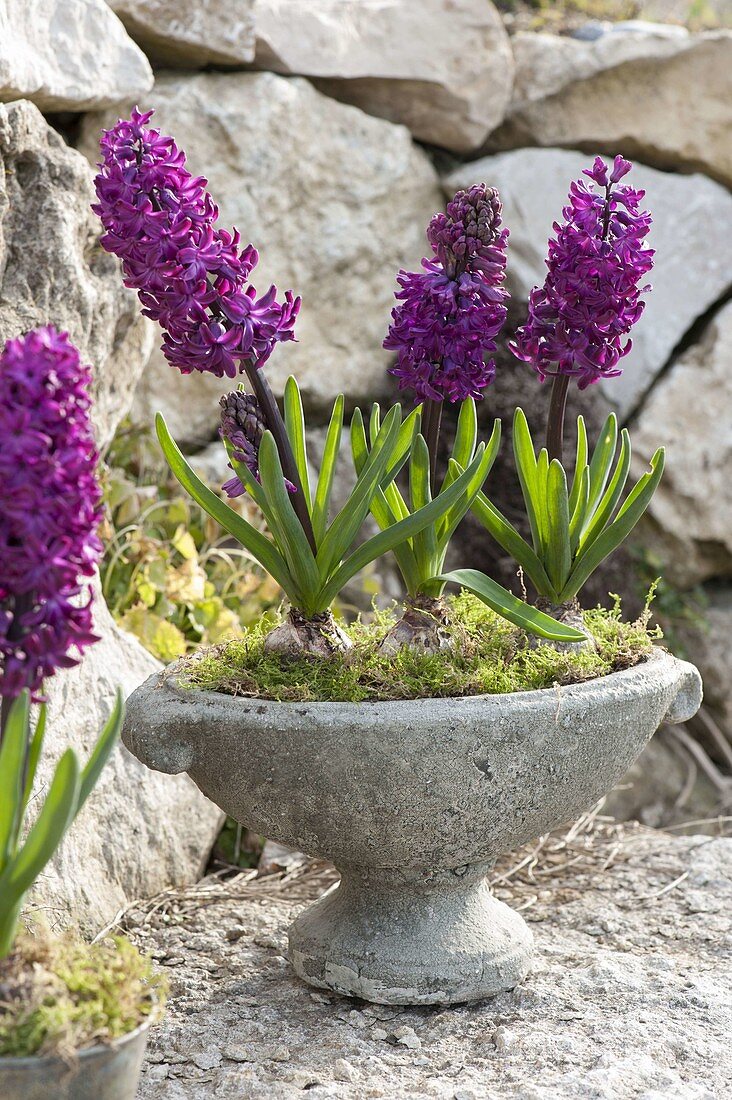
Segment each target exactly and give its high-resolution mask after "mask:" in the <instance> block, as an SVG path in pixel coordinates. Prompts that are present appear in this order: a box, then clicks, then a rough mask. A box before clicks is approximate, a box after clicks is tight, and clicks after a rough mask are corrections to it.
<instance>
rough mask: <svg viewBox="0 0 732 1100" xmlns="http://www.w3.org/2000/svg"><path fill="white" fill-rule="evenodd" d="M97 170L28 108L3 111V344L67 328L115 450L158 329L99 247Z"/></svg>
mask: <svg viewBox="0 0 732 1100" xmlns="http://www.w3.org/2000/svg"><path fill="white" fill-rule="evenodd" d="M93 195H94V191H93V187H92V183H91V172H90V170H89V165H88V164H87V162H86V160H85V159H84V157H82V156H81V155H80V154H79V153H77V152H76V151H75V150H74V149H69V148H68V146H66V145H65V143H64V142H63V140H62V139H61V138H60V137H59V135H58V134H57V133H56V131H55V130H52V129H51V127H50V126H49V125H48V124H47V123H46V121H45V120H44V118H43V116H42V115H41V113H40V111H39V110H38V108H37V107H34V106H33V104H32V103H28V102H27V101H20V102H17V103H10V104H8V105H7V106H4V105H2V104H0V342H4V341H5V340H7V339H8V338H9V337H11V336H17V335H19V334H20V333H22V332H25V331H27V330H28V329H30V328H33V327H34V326H36V325H40V324H48V323H52V324H54V325H56V326H57V327H58V328H60V329H66V330H67V331H68V332H69V333H70V335H71V338H72V340H73V341H74V342H75V343H76V344H77V346H78V347H79V350H80V351H81V355H82V358H83V359H84V361H85V362H87V363H90V364H91V366H92V368H93V372H94V398H95V406H94V413H93V415H94V420H95V426H96V430H97V437H98V440H99V443H100V444H101V445H105V444H106V443H108V442H109V440H110V439H111V437H112V434H113V432H114V429H115V427H116V425H117V424H118V422H119V420H120V419H121V418H122V417H123V416H124V415H125V413H126V412H127V410H128V409H129V407H130V404H131V402H132V397H133V394H134V389H135V385H136V384H137V380H138V378H139V376H140V374H141V372H142V369H143V367H144V366H145V363H146V362H147V359H148V357H149V355H150V352H151V350H152V346H153V344H152V342H153V331H154V330H153V326H152V325H151V324H150V323H149V322H147V321H145V319H144V318H142V317H141V316H140V314H139V311H138V309H137V301H136V297H135V295H134V294H133V293H132V292H131V291H129V290H126V289H125V287H124V286H123V285H122V277H121V274H120V271H119V266H118V264H117V261H116V260H115V259H114V257H112V256H109V255H107V253H105V252H103V251H102V249H101V248H100V247H99V245H98V244H97V236H98V232H99V223H98V221H97V219H96V217H95V216H94V215H93V214H92V212H91V210H90V203H91V202H92V200H93Z"/></svg>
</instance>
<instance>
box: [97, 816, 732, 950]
mask: <svg viewBox="0 0 732 1100" xmlns="http://www.w3.org/2000/svg"><path fill="white" fill-rule="evenodd" d="M602 807H603V802H602V801H601V802H599V803H598V805H597V806H596V807H595V808H594V809H593V810H591V811H589V812H588V813H586V814H583V815H582V816H581V817H580V818H579V819H578V820H577V821H575V822H574V824H573V825H571V826H569V827H565V828H563V829H557V830H555V831H554V832H551V833H547V834H546V835H545V836H542V837H539V838H538V840H536V841H534V842H533V843H531V844H526V845H524V846H523V847H521V848H519V849H517V850H516V851H514V852H512V853H510V854H507V855H505V856H502V857H501V858H500V859H499V860H498V862H497V864H496V866H495V868H494V870H493V874H492V875H491V877H490V880H489V881H490V885H491V887H492V889H493V891H494V893H495V894H496V896H497V897H499V898H501V899H502V900H504V901H507V902H510V904H511V905H512V907H513V908H514V909H517V910H526V909H530V908H532V907H533V906H536V905H537V904H539V903H541V902H551V903H552V904H555V905H556V904H561V903H564V902H566V901H569V900H572V899H574V898H575V897H578V896H579V895H580V893H581V890H580V889H579V887H578V883H577V880H578V878H579V877H580V876H581V877H583V878H584V877H586V876H591V875H598V874H602V873H604V872H606V871H609V870H610V869H611V868H612V867H614V866H616V865H618V864H622V863H623V862H625V861H626V860H627V859H629V858H630V856H631V855H632V854H633V853H634V852H635V851H637V846H638V843H639V841H644V840H646V839H648V838H650V837H652V836H655V835H657V832H656V830H654V829H649V828H646V827H645V826H644V825H641V824H640V823H638V822H636V821H631V822H618V821H615V820H614V819H613V818H611V817H608V816H606V815H603V813H602ZM687 824H690V825H697V826H702V825H703V826H710V825H714V824H716V825H717V827H718V832H719V833H720V835H729V833H730V832H732V829H731V828H730V826H732V817H719V818H715V819H709V820H706V819H705V820H704V821H697V822H689V823H687ZM337 881H338V873H337V871H336V870H335V868H334V867H333V865H332V864H331V863H327V862H325V861H324V860H317V859H307V860H305V861H304V862H303V863H302V864H300V865H298V866H296V867H294V868H292V869H290V870H286V871H281V872H277V873H274V874H267V875H261V874H260V873H259V872H258V871H257V870H256V869H249V870H246V871H241V870H238V869H236V868H233V867H231V866H230V865H224V866H222V867H221V868H220V869H218V870H216V871H215V872H213V873H212V874H209V875H207V876H206V877H205V878H203V879H201V881H200V882H198V883H196V884H195V885H193V886H188V887H183V888H172V889H169V890H163V891H162V892H161V893H159V894H157V895H155V897H153V898H150V899H149V900H147V901H140V902H135V903H133V904H132V905H130V906H128V907H127V908H126V909H124V910H122V911H120V913H118V914H117V916H116V917H115V920H114V921H113V922H112V923H111V924H110V925H109V926H108V927H107V928H104V929H103V930H102V931H101V932H100V933H99V937H98V938H101V937H103V936H106V935H108V934H109V933H110V931H112V930H113V929H115V928H119V929H122V930H127V931H132V930H134V929H135V928H140V927H144V926H148V927H159V926H160V925H163V924H180V923H184V922H185V921H186V920H187V919H188V918H189V917H192V916H193V915H194V914H196V913H198V912H199V911H200V910H201V909H205V908H208V907H210V906H214V905H219V904H222V903H226V902H249V901H251V902H263V903H266V902H268V901H273V900H279V901H287V902H294V903H305V902H308V901H314V900H315V899H317V898H319V897H320V896H321V895H322V894H323V893H325V891H326V890H327V889H329V887H331V886H332V885H333V884H334V883H335V882H337ZM675 885H676V883H673V884H671V886H672V887H673V886H675Z"/></svg>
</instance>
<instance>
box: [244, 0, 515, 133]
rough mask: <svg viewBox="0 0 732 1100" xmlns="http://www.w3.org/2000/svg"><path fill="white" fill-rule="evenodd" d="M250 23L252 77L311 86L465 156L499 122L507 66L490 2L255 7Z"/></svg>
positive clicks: (339, 1)
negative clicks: (261, 74) (259, 71)
mask: <svg viewBox="0 0 732 1100" xmlns="http://www.w3.org/2000/svg"><path fill="white" fill-rule="evenodd" d="M255 21H256V33H257V54H256V64H257V66H258V67H259V68H263V69H271V70H274V71H275V72H280V73H287V74H290V73H293V74H299V75H301V76H309V77H313V78H316V83H317V84H318V86H319V87H320V88H322V90H323V91H327V92H328V94H329V95H333V96H335V97H336V98H337V99H343V100H345V101H346V102H348V103H353V104H355V105H356V106H358V107H362V108H363V109H364V111H368V112H369V114H373V115H379V116H381V117H382V118H388V119H391V120H392V121H393V122H402V123H404V124H405V126H408V127H409V129H410V130H411V131H412V133H413V134H414V136H415V137H417V138H419V139H420V141H426V142H429V143H431V144H433V145H440V146H443V147H444V148H446V149H451V150H453V151H454V152H457V153H468V152H470V151H471V150H473V149H477V148H478V147H479V146H480V145H481V144H482V143H483V141H484V140H485V138H486V137H487V135H488V133H489V132H490V131H491V130H492V129H494V128H495V127H496V126H498V124H499V123H500V122H501V121H502V120H503V116H504V114H505V111H506V107H507V105H508V101H509V98H510V95H511V84H512V79H513V57H512V54H511V47H510V45H509V40H508V36H507V34H506V31H505V29H504V27H503V22H502V20H501V17H500V15H499V14H498V12H497V11H496V9H495V7H494V6H493V4H492V3H490V0H421V2H420V3H419V4H408V3H403V2H401V0H366V3H364V0H309V2H308V3H307V4H303V3H302V2H301V0H256V8H255ZM438 43H439V49H436V48H435V46H436V44H438Z"/></svg>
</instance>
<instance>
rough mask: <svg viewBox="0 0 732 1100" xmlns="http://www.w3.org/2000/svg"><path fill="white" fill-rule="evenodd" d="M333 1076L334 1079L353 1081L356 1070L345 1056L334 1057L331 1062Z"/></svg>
mask: <svg viewBox="0 0 732 1100" xmlns="http://www.w3.org/2000/svg"><path fill="white" fill-rule="evenodd" d="M333 1076H334V1077H335V1079H336V1081H355V1080H356V1071H355V1069H354V1068H353V1066H352V1065H351V1063H350V1062H349V1061H347V1059H345V1058H336V1060H335V1062H334V1063H333Z"/></svg>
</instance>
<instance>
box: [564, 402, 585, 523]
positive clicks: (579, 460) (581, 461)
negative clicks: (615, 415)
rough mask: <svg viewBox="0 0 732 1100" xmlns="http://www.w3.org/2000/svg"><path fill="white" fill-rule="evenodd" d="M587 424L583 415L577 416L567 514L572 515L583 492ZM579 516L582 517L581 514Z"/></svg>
mask: <svg viewBox="0 0 732 1100" xmlns="http://www.w3.org/2000/svg"><path fill="white" fill-rule="evenodd" d="M588 453H589V452H588V449H587V426H586V425H585V418H584V416H578V417H577V449H576V451H575V458H574V477H573V479H572V490H571V492H570V494H569V514H570V516H574V514H575V511H576V509H577V501H578V499H579V497H580V496H581V495H582V493H583V489H582V481H583V479H584V477H585V470H586V469H587V456H588ZM587 479H588V486H589V471H588V473H587ZM581 518H584V516H582V517H581Z"/></svg>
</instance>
